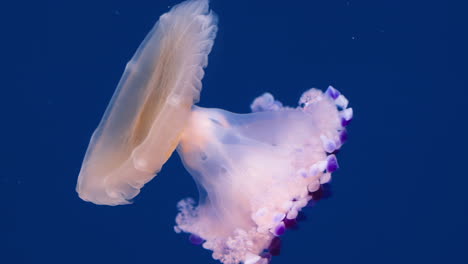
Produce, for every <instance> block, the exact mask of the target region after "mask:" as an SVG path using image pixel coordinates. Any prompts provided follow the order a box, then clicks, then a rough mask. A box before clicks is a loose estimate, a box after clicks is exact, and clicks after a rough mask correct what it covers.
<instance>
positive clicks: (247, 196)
mask: <svg viewBox="0 0 468 264" xmlns="http://www.w3.org/2000/svg"><path fill="white" fill-rule="evenodd" d="M330 89H334V88H332V87H331V88H329V90H330ZM329 90H327V92H326V93H322V92H321V91H319V90H317V89H311V90H309V91H307V92H305V93H304V94H303V96H302V97H301V99H300V102H299V103H300V106H299V107H297V108H288V107H282V104H281V103H280V102H279V101H276V100H274V98H273V96H272V95H271V94H265V95H263V96H261V97H259V98H257V99H256V100H255V101H254V103H253V104H252V110H254V111H255V110H256V112H255V113H251V114H234V113H230V112H227V111H224V110H220V109H205V108H200V107H193V111H192V115H191V118H190V120H189V122H188V125H187V127H186V129H185V131H184V133H183V134H182V137H181V140H180V144H179V146H178V148H177V151H178V154H179V155H180V156H181V159H182V161H183V163H184V166H185V167H186V169H187V170H188V171H189V172H190V173H191V174H192V176H193V178H194V180H195V181H196V182H197V185H198V186H199V188H200V189H201V194H202V195H201V199H200V201H199V203H198V205H197V206H195V203H194V202H193V200H191V199H189V200H183V201H181V202H180V203H179V210H180V213H179V215H178V216H177V218H176V222H177V230H179V231H184V232H188V233H191V234H194V235H196V236H197V237H200V238H202V239H203V240H204V241H205V243H204V244H203V245H204V247H205V248H207V249H210V250H213V256H214V257H215V258H216V259H219V260H220V261H221V262H223V263H225V264H234V263H240V262H244V263H246V262H247V260H246V259H255V258H253V257H252V256H259V255H260V254H261V252H263V251H264V250H265V249H267V248H268V246H269V245H270V244H271V243H272V241H273V240H274V238H275V237H276V236H279V235H281V234H283V233H284V231H285V228H286V224H287V221H288V220H293V219H295V218H296V217H297V215H298V212H299V211H300V210H301V209H302V208H303V207H304V206H306V205H307V203H308V202H309V201H310V200H311V199H312V193H313V192H315V191H317V190H318V188H319V187H320V185H321V184H324V183H327V182H328V181H330V179H331V173H332V172H334V171H335V170H336V169H337V168H338V163H337V160H336V156H335V155H334V154H333V153H334V152H335V151H336V150H337V149H339V148H340V147H341V146H342V144H343V143H344V141H343V140H342V137H341V135H342V134H343V133H345V127H344V126H343V122H342V118H343V116H345V117H346V118H348V121H350V119H351V116H350V115H349V114H346V113H348V112H350V111H351V112H352V110H351V108H348V109H344V110H342V106H341V105H340V101H337V100H336V98H334V97H332V96H330V95H329ZM265 97H266V98H265ZM340 98H344V97H340ZM340 100H341V99H340ZM252 263H255V262H252Z"/></svg>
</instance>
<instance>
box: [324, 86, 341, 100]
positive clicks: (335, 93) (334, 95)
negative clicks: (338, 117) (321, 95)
mask: <svg viewBox="0 0 468 264" xmlns="http://www.w3.org/2000/svg"><path fill="white" fill-rule="evenodd" d="M325 94H326V95H328V96H330V97H331V98H332V99H333V100H335V99H336V98H338V96H340V94H341V93H340V91H338V90H337V89H335V88H333V86H331V85H330V86H328V89H327V90H326V91H325Z"/></svg>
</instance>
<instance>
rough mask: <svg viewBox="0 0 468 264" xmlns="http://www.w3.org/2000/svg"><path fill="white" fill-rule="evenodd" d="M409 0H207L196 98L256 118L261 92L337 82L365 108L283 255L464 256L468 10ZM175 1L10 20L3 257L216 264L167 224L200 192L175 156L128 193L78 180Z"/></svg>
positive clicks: (85, 4)
mask: <svg viewBox="0 0 468 264" xmlns="http://www.w3.org/2000/svg"><path fill="white" fill-rule="evenodd" d="M409 2H410V1H396V0H395V1H370V0H369V1H353V0H350V1H345V0H327V1H247V0H236V1H222V0H213V1H212V8H213V9H214V10H215V11H216V13H217V14H218V15H219V18H220V20H219V33H218V37H217V39H216V43H215V46H214V48H213V51H212V53H211V56H210V59H209V66H208V68H207V71H206V77H205V78H204V80H203V85H204V88H203V91H202V96H201V102H200V105H201V106H204V107H220V108H224V109H227V110H230V111H234V112H247V111H248V110H249V108H248V106H249V104H250V103H251V100H252V99H253V98H254V97H256V96H258V95H260V94H261V93H263V92H265V91H269V92H271V93H272V94H274V95H275V97H277V98H278V99H279V100H281V101H283V102H284V103H286V104H288V105H295V104H296V102H297V99H298V98H299V96H300V95H301V93H302V92H303V91H304V90H306V89H308V88H311V87H317V88H322V89H325V88H326V87H327V86H328V85H330V84H331V85H333V86H335V87H336V88H338V89H340V90H341V91H342V92H343V93H344V94H346V96H347V97H348V99H349V100H350V103H351V106H352V107H353V108H354V111H355V119H354V120H353V123H352V124H351V126H350V129H349V132H350V135H349V137H350V140H349V142H348V143H347V144H346V145H345V146H344V148H343V149H342V151H341V152H340V155H339V161H340V166H341V169H340V170H339V171H338V172H337V173H335V174H334V178H333V182H332V188H333V196H332V197H331V198H329V199H328V200H324V201H322V202H320V203H319V204H318V205H317V206H316V207H315V208H313V209H309V210H307V211H306V212H305V214H306V216H307V221H305V222H302V223H301V225H300V229H299V230H297V231H290V232H288V233H287V234H286V235H285V236H284V238H283V245H284V246H283V248H282V254H281V255H280V256H279V257H276V258H275V259H274V260H273V263H275V264H281V263H285V264H289V263H340V264H341V263H359V264H366V263H369V264H370V263H372V264H373V263H379V264H386V263H391V264H395V263H426V264H429V263H468V250H467V249H468V195H467V188H468V187H467V186H468V173H467V169H466V166H465V164H466V160H467V158H468V156H467V154H466V148H467V142H466V135H467V133H468V131H467V125H468V123H467V115H466V114H467V111H466V110H465V108H466V105H467V104H466V98H467V96H468V89H467V88H468V87H467V86H468V81H467V73H468V67H467V64H466V62H467V60H466V59H467V52H466V47H468V44H467V30H466V25H467V23H466V21H464V19H463V18H462V12H463V10H466V9H464V8H463V7H455V6H452V5H451V4H450V3H448V2H444V3H442V1H440V2H438V1H411V3H409ZM176 3H177V1H173V0H158V1H78V2H70V1H49V2H47V3H43V2H42V1H41V2H34V3H18V4H16V5H17V6H16V7H15V8H14V12H17V14H18V16H16V15H15V13H10V14H7V16H8V17H9V16H11V17H12V19H11V20H8V21H7V23H4V25H6V26H7V28H8V29H7V30H6V31H5V32H6V33H7V34H11V37H8V38H7V37H6V36H5V41H4V42H6V43H4V44H7V46H6V48H5V49H4V51H5V58H6V62H5V65H6V66H7V67H8V68H9V70H8V71H6V72H5V71H4V74H5V73H6V74H5V75H4V81H3V85H2V88H1V89H2V92H4V94H3V96H2V98H3V99H4V100H2V101H3V103H2V106H3V107H5V109H6V110H4V111H3V116H4V118H3V122H2V135H3V134H4V137H3V138H4V141H3V142H2V149H3V150H2V153H3V154H2V156H3V158H2V163H1V164H2V169H3V170H2V172H1V173H0V199H1V200H0V210H1V211H0V263H2V264H3V263H5V264H9V263H18V264H19V263H21V264H23V263H28V264H29V263H49V264H55V263H57V264H58V263H70V264H73V263H80V264H81V263H89V264H94V263H99V264H103V263H106V264H107V263H113V264H124V263H125V264H126V263H215V261H213V260H212V259H211V256H210V253H209V252H208V251H206V250H204V249H202V248H200V247H197V246H193V245H191V244H190V243H189V242H188V240H187V238H186V236H184V235H177V234H175V233H174V231H173V229H172V227H173V225H174V217H175V214H176V208H175V205H176V203H177V201H179V200H180V199H181V198H184V197H187V196H195V197H196V195H197V190H196V186H195V184H194V183H193V181H192V180H191V178H190V175H189V174H188V173H187V172H186V171H185V170H184V169H183V167H182V165H181V163H180V160H179V158H178V157H177V155H173V157H172V158H171V159H170V160H169V162H168V163H167V164H166V165H165V166H164V168H163V171H162V172H161V173H160V174H159V175H158V176H157V178H155V179H154V180H153V181H152V182H150V183H149V184H148V185H147V186H145V188H144V189H143V190H142V193H141V194H140V195H139V196H138V197H137V199H136V200H135V203H134V204H133V205H129V206H119V207H106V206H95V205H93V204H90V203H86V202H83V201H81V200H80V199H79V198H78V196H77V194H76V193H75V190H74V188H75V184H76V179H77V175H78V172H79V169H80V166H81V161H82V158H83V155H84V153H85V150H86V147H87V145H88V141H89V138H90V136H91V133H92V132H93V131H94V129H95V127H96V126H97V124H98V122H99V120H100V118H101V116H102V114H103V112H104V110H105V107H106V106H107V103H108V101H109V99H110V98H111V96H112V93H113V91H114V88H115V86H116V84H117V82H118V80H119V79H120V75H121V73H122V72H123V69H124V66H125V63H126V62H127V61H128V60H129V59H130V58H131V56H132V55H133V52H134V51H135V50H136V48H137V46H138V45H139V43H140V42H141V41H142V39H143V38H144V36H145V35H146V33H147V32H148V31H149V29H150V28H151V27H152V25H153V23H154V22H155V20H156V19H157V17H158V16H159V15H160V14H162V13H164V12H166V11H167V8H168V6H172V5H174V4H176ZM7 13H9V12H7ZM5 65H4V66H5Z"/></svg>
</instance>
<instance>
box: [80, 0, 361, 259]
mask: <svg viewBox="0 0 468 264" xmlns="http://www.w3.org/2000/svg"><path fill="white" fill-rule="evenodd" d="M216 32H217V17H216V15H215V14H214V13H213V12H212V11H211V10H210V9H209V3H208V0H188V1H185V2H183V3H180V4H178V5H176V6H174V7H173V8H172V9H171V10H170V11H169V12H167V13H165V14H163V15H162V16H161V17H160V18H159V21H158V22H157V23H156V24H155V26H154V27H153V28H152V30H151V31H150V33H149V34H148V35H147V36H146V38H145V39H144V41H143V42H142V44H141V45H140V47H139V48H138V49H137V51H136V53H135V55H134V56H133V58H132V59H131V60H130V62H128V64H127V66H126V68H125V71H124V73H123V76H122V78H121V80H120V82H119V84H118V85H117V88H116V91H115V93H114V95H113V97H112V99H111V101H110V103H109V106H108V107H107V109H106V111H105V113H104V116H103V118H102V120H101V122H100V124H99V125H98V127H97V129H96V130H95V132H94V133H93V135H92V137H91V140H90V144H89V146H88V149H87V151H86V154H85V158H84V161H83V164H82V167H81V171H80V174H79V176H78V182H77V187H76V190H77V192H78V194H79V196H80V198H81V199H83V200H85V201H89V202H92V203H95V204H99V205H112V206H114V205H122V204H129V203H131V202H132V199H133V198H134V197H135V196H137V195H138V193H139V192H140V189H141V188H142V187H143V186H144V185H145V184H146V183H147V182H149V181H150V180H151V179H152V178H154V177H155V176H156V175H157V173H159V172H160V171H161V169H162V167H163V165H164V163H165V162H166V161H167V159H168V158H169V157H170V156H171V155H172V153H173V152H174V151H177V153H178V155H179V156H180V158H181V160H182V163H183V165H184V167H185V168H186V169H187V171H188V172H189V173H190V174H191V175H192V177H193V179H194V180H195V182H196V184H197V186H198V189H199V200H198V202H195V200H194V199H192V198H187V199H183V200H181V201H180V202H179V203H178V204H177V207H178V210H179V213H178V215H177V216H176V225H175V227H174V229H175V231H176V232H177V233H181V232H185V233H189V234H190V240H191V241H192V242H193V243H194V244H200V245H202V246H203V247H204V248H205V249H208V250H211V251H212V252H213V254H212V256H213V258H214V259H217V260H219V261H220V262H222V263H224V264H238V263H244V264H265V263H269V261H270V259H271V256H272V255H277V254H278V253H279V245H280V243H281V240H280V236H281V235H283V234H284V233H285V231H286V230H287V229H288V228H289V227H291V226H292V225H294V224H295V219H296V218H297V217H298V215H299V212H300V211H301V210H302V209H303V208H304V207H306V206H307V205H308V204H311V203H313V202H316V201H317V200H319V199H320V198H321V197H322V196H323V192H324V186H326V184H328V182H329V181H330V180H331V174H332V173H333V172H334V171H336V170H337V169H338V167H339V165H338V161H337V158H336V154H337V151H338V150H339V149H340V148H341V147H342V145H343V144H344V142H345V141H346V140H347V130H346V127H347V126H348V124H349V123H350V121H351V120H352V117H353V110H352V108H349V107H348V100H347V99H346V97H345V96H344V95H342V94H341V93H340V92H339V91H338V90H337V89H335V88H334V87H332V86H329V87H328V88H327V90H326V91H325V92H322V91H321V90H319V89H315V88H312V89H309V90H307V91H305V92H304V93H303V95H302V96H301V97H300V99H299V102H298V106H297V107H287V106H284V105H283V104H282V103H281V102H280V101H278V100H276V99H275V98H274V96H273V95H272V94H270V93H265V94H263V95H260V96H259V97H257V98H256V99H255V100H253V102H252V104H251V106H250V108H251V110H252V112H251V113H246V114H236V113H231V112H228V111H225V110H222V109H208V108H203V107H200V106H197V105H195V104H196V103H197V102H198V101H199V98H200V92H201V88H202V83H201V80H202V78H203V76H204V68H205V67H206V66H207V64H208V54H209V53H210V51H211V48H212V46H213V43H214V39H215V37H216Z"/></svg>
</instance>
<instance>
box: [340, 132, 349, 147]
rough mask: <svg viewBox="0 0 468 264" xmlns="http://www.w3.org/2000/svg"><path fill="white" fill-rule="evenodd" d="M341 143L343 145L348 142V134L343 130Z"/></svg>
mask: <svg viewBox="0 0 468 264" xmlns="http://www.w3.org/2000/svg"><path fill="white" fill-rule="evenodd" d="M340 141H341V144H344V143H345V142H346V141H348V132H347V131H346V129H343V130H342V131H341V132H340Z"/></svg>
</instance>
